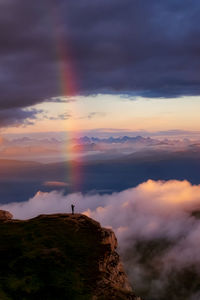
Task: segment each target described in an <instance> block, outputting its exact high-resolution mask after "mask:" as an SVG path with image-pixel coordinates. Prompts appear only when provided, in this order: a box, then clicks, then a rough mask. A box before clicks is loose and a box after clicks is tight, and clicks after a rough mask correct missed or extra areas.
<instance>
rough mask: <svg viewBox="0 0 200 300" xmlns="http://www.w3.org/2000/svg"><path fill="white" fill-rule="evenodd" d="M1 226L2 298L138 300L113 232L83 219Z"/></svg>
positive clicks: (15, 222)
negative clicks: (126, 272)
mask: <svg viewBox="0 0 200 300" xmlns="http://www.w3.org/2000/svg"><path fill="white" fill-rule="evenodd" d="M2 215H6V216H7V219H6V222H2V223H1V224H0V239H1V243H0V279H1V280H0V299H1V300H6V299H13V300H15V299H16V300H18V299H26V300H28V299H37V298H38V299H48V300H51V299H52V300H55V299H56V300H62V299H63V300H64V299H65V300H67V299H70V300H79V299H80V300H89V299H91V300H110V299H115V300H120V299H121V300H123V299H124V300H125V299H132V300H133V299H134V300H136V299H138V300H139V299H140V298H137V297H135V296H134V294H133V292H132V290H131V287H130V285H129V282H128V279H127V276H126V274H125V272H124V269H123V266H122V264H121V261H120V258H119V255H118V253H117V252H116V247H117V240H116V237H115V235H114V233H113V232H112V231H111V230H110V229H105V228H102V227H101V226H100V224H99V223H98V222H96V221H94V220H92V219H90V218H88V217H86V216H84V215H80V214H75V215H70V214H55V215H41V216H39V217H37V218H34V219H31V220H27V221H19V220H11V215H9V213H2Z"/></svg>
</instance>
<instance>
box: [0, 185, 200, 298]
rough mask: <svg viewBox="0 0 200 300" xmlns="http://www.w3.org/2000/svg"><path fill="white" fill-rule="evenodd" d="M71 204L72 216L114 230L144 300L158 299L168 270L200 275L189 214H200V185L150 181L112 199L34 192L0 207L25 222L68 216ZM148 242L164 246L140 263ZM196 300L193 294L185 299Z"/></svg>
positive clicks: (197, 222) (197, 240) (198, 240)
mask: <svg viewBox="0 0 200 300" xmlns="http://www.w3.org/2000/svg"><path fill="white" fill-rule="evenodd" d="M72 203H73V204H75V211H76V212H82V213H84V214H86V215H88V216H90V217H92V218H94V219H96V220H98V221H99V222H100V223H101V225H102V226H104V227H112V228H113V230H114V231H115V233H116V235H117V238H118V243H119V249H118V251H119V252H120V253H121V255H122V257H123V260H124V264H125V267H126V270H127V273H128V275H129V278H130V280H131V283H132V285H133V288H134V287H137V289H136V290H137V291H142V290H143V289H146V290H147V291H148V295H149V298H148V299H162V296H163V295H162V293H164V292H163V291H165V288H166V286H167V285H168V280H169V276H171V275H170V274H172V272H173V273H174V272H180V271H181V270H182V269H184V268H188V267H189V266H193V267H195V271H196V272H197V273H198V272H199V273H200V255H199V253H200V219H198V218H197V217H195V216H194V214H193V212H194V211H198V210H200V185H191V184H190V183H189V182H188V181H175V180H171V181H166V182H165V181H153V180H148V181H147V182H144V183H142V184H140V185H138V186H137V187H135V188H131V189H128V190H125V191H122V192H120V193H113V194H111V195H100V194H88V195H83V194H81V193H74V194H70V195H64V194H63V193H62V192H58V191H52V192H49V193H43V192H38V193H37V194H36V195H35V196H34V197H33V198H31V199H29V200H28V201H27V202H21V203H10V204H6V205H1V206H0V209H4V210H8V211H10V212H11V213H12V214H13V215H14V218H17V219H29V218H32V217H34V216H37V215H38V214H43V213H45V214H48V213H66V212H70V210H71V204H72ZM151 241H160V243H162V241H163V243H166V248H165V247H164V250H163V251H159V252H158V254H157V255H154V256H152V255H150V256H149V260H150V259H151V262H150V261H149V262H148V255H147V257H146V259H147V262H148V263H145V264H143V262H142V261H141V257H142V255H141V253H140V251H139V250H138V243H141V242H145V243H148V242H151ZM161 246H162V245H161ZM161 248H162V247H161ZM147 253H148V251H147ZM149 266H153V268H154V271H155V270H156V272H157V273H158V275H157V276H154V277H151V276H150V275H151V274H149V269H148V268H149ZM145 285H146V286H145ZM199 297H200V294H198V291H196V292H195V293H192V295H191V296H190V298H189V297H188V299H191V300H194V299H195V300H196V299H199ZM163 299H164V298H163ZM173 299H179V298H173Z"/></svg>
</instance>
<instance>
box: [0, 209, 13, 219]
mask: <svg viewBox="0 0 200 300" xmlns="http://www.w3.org/2000/svg"><path fill="white" fill-rule="evenodd" d="M12 218H13V215H12V214H11V213H10V212H9V211H6V210H0V221H1V220H3V221H6V220H11V219H12Z"/></svg>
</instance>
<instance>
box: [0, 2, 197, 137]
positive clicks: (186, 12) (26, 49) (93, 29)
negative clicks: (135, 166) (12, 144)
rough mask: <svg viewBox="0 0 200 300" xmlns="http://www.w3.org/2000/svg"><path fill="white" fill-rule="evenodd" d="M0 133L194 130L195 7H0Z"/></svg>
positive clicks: (141, 4)
mask: <svg viewBox="0 0 200 300" xmlns="http://www.w3.org/2000/svg"><path fill="white" fill-rule="evenodd" d="M0 8H1V9H0V26H1V28H2V30H1V31H0V37H1V41H2V42H1V46H0V90H1V96H0V132H1V133H13V134H15V133H25V134H28V133H31V132H40V131H43V132H44V131H47V132H48V131H49V132H50V131H66V132H67V131H75V132H80V131H83V130H94V129H103V128H104V129H106V128H107V129H108V128H109V129H112V130H113V129H115V130H118V131H120V130H125V131H139V130H144V131H152V132H155V131H160V130H161V131H162V130H164V131H167V130H188V131H199V130H200V122H199V118H198V111H199V105H200V104H199V103H200V101H199V100H200V89H199V85H200V72H199V70H200V69H199V65H200V58H199V49H200V40H199V30H200V29H199V26H198V24H199V12H200V4H199V1H197V0H192V1H188V0H161V1H158V0H152V1H147V0H125V1H120V0H115V1H114V0H110V1H106V0H102V1H96V0H94V1H92V3H91V1H89V0H83V1H79V2H75V1H73V0H68V1H64V0H61V1H54V0H43V1H40V2H36V1H34V2H29V1H25V0H16V1H11V0H7V1H5V0H1V3H0Z"/></svg>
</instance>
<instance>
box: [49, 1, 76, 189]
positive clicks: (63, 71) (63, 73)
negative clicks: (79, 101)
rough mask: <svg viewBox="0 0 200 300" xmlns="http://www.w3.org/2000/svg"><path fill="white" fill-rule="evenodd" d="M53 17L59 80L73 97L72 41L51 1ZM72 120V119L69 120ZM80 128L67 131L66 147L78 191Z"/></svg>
mask: <svg viewBox="0 0 200 300" xmlns="http://www.w3.org/2000/svg"><path fill="white" fill-rule="evenodd" d="M51 6H52V9H51V12H52V13H51V19H52V23H53V38H54V40H55V48H56V55H57V61H58V78H59V80H58V82H59V84H60V91H61V95H62V96H65V97H73V96H75V95H77V94H78V89H77V84H76V82H77V81H76V72H75V67H74V65H72V61H73V59H72V56H71V53H72V51H71V49H70V47H69V45H70V43H67V38H66V36H67V32H66V30H65V38H63V25H62V22H61V20H62V18H61V13H60V12H59V10H58V6H56V4H53V2H51ZM67 122H70V120H67ZM78 132H79V128H74V132H73V133H72V132H66V134H67V141H68V142H67V144H66V147H65V153H70V154H73V157H75V159H72V160H71V161H70V163H69V165H68V168H67V170H68V171H67V181H68V183H69V184H70V186H71V188H72V190H74V191H77V190H80V189H81V167H80V166H81V162H80V160H79V162H78V161H77V159H76V156H78V152H79V151H80V148H79V150H78V149H77V148H76V147H74V145H73V143H72V142H71V141H73V140H74V139H76V138H77V137H78Z"/></svg>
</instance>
